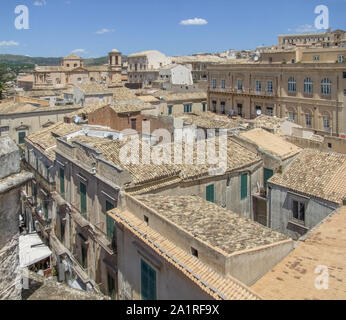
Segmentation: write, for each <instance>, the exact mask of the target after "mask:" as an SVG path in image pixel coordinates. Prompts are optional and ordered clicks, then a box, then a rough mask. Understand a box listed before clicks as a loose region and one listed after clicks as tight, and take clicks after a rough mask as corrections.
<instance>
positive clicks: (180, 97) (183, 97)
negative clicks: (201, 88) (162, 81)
mask: <svg viewBox="0 0 346 320" xmlns="http://www.w3.org/2000/svg"><path fill="white" fill-rule="evenodd" d="M154 96H155V97H156V98H160V97H161V98H162V99H163V100H165V101H167V102H174V101H187V100H207V93H206V92H186V93H176V92H169V91H162V90H161V91H158V92H155V94H154Z"/></svg>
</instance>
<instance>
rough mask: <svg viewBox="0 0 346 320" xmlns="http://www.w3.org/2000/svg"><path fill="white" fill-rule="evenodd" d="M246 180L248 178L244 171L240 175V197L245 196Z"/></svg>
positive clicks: (243, 197)
mask: <svg viewBox="0 0 346 320" xmlns="http://www.w3.org/2000/svg"><path fill="white" fill-rule="evenodd" d="M247 180H248V174H247V173H244V174H242V175H241V186H240V193H241V199H245V198H247V189H248V186H247Z"/></svg>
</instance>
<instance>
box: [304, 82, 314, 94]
mask: <svg viewBox="0 0 346 320" xmlns="http://www.w3.org/2000/svg"><path fill="white" fill-rule="evenodd" d="M304 93H306V94H312V80H311V78H306V79H305V80H304Z"/></svg>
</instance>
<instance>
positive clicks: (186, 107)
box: [184, 104, 192, 113]
mask: <svg viewBox="0 0 346 320" xmlns="http://www.w3.org/2000/svg"><path fill="white" fill-rule="evenodd" d="M189 112H192V104H184V113H189Z"/></svg>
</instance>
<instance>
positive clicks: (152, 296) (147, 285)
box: [141, 260, 156, 300]
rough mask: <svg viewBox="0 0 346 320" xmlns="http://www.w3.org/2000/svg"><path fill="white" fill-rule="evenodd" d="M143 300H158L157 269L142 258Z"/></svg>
mask: <svg viewBox="0 0 346 320" xmlns="http://www.w3.org/2000/svg"><path fill="white" fill-rule="evenodd" d="M141 297H142V300H156V271H155V270H154V269H153V268H151V267H150V266H149V265H148V264H147V263H145V262H144V261H143V260H141Z"/></svg>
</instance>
